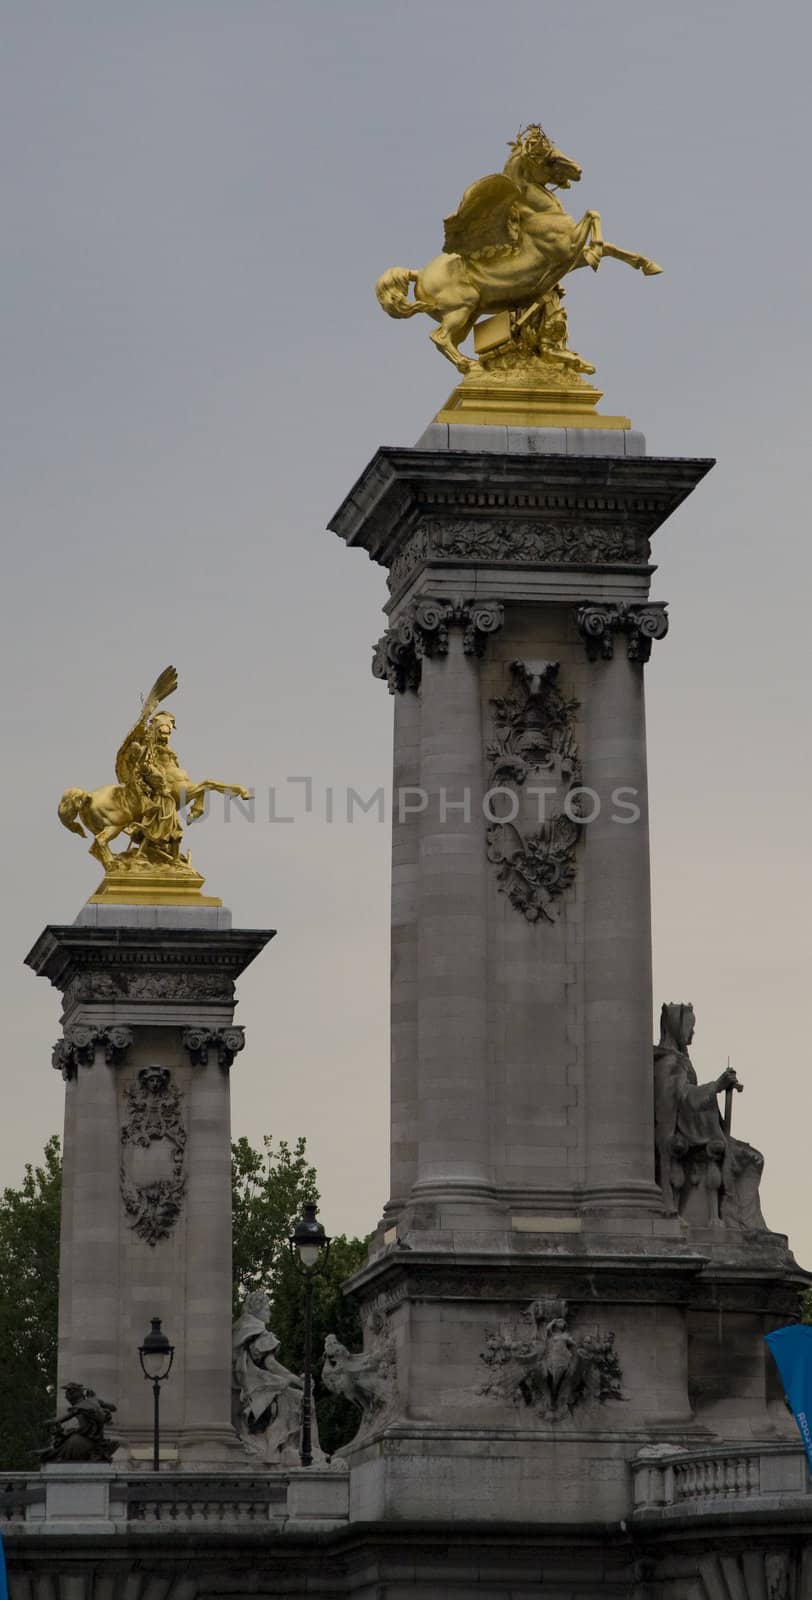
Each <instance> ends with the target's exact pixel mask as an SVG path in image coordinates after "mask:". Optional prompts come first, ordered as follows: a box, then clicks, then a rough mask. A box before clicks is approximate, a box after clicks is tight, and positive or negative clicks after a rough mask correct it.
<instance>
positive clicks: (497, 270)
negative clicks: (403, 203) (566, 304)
mask: <svg viewBox="0 0 812 1600" xmlns="http://www.w3.org/2000/svg"><path fill="white" fill-rule="evenodd" d="M510 151H511V153H510V156H509V157H508V160H507V161H506V163H505V167H504V170H503V171H502V172H501V173H493V174H491V176H490V177H488V178H480V180H479V182H478V183H475V184H472V186H471V188H470V189H466V191H465V194H464V195H463V197H462V200H461V202H460V205H459V208H458V210H457V211H455V213H454V215H453V216H452V217H447V218H446V220H445V239H444V241H443V254H442V255H439V256H435V258H434V260H433V261H430V262H429V264H428V266H426V267H423V269H422V271H420V272H414V271H412V269H411V268H408V267H390V268H389V270H388V272H385V273H384V274H383V276H382V277H380V278H379V279H378V282H377V283H376V285H375V293H376V294H377V296H378V299H379V301H380V303H381V305H382V306H383V309H384V311H386V312H388V314H389V316H390V317H413V316H415V315H416V314H417V312H419V311H424V312H426V313H427V315H428V316H430V317H433V318H434V320H435V322H439V324H440V326H439V328H438V329H437V332H436V333H433V334H432V335H431V338H432V342H433V343H434V344H436V346H437V348H438V350H441V351H442V353H443V355H445V356H447V357H448V359H449V361H452V362H453V363H454V366H455V367H457V368H458V369H459V371H460V372H479V371H481V370H482V369H481V368H480V366H479V364H478V363H477V362H476V361H473V360H471V359H470V358H469V357H468V356H464V355H463V354H462V353H461V351H460V348H459V347H460V345H461V344H462V341H463V340H464V339H466V338H467V337H468V334H469V333H470V332H471V329H472V327H473V326H474V323H475V322H476V321H477V319H478V318H479V317H480V316H481V315H482V314H483V313H484V312H492V311H519V312H521V311H523V310H525V309H526V310H528V311H532V309H533V308H534V307H535V306H537V305H539V304H540V303H541V302H542V301H543V299H544V297H545V295H547V294H549V292H550V291H551V290H552V289H554V288H555V286H556V284H558V283H559V282H560V280H561V279H562V278H563V277H565V276H566V274H567V273H569V272H574V271H575V270H576V269H577V268H578V267H592V268H593V269H594V270H595V271H596V272H597V270H598V267H599V266H600V264H601V261H602V260H603V258H604V256H613V257H614V258H615V260H616V261H625V262H626V263H627V265H628V266H630V267H634V268H636V269H637V270H638V271H639V272H642V273H644V274H645V275H646V276H647V277H650V276H652V275H653V274H654V273H656V272H661V271H662V268H661V267H658V266H657V263H656V261H650V260H649V258H648V256H643V255H639V254H638V253H637V252H636V251H633V250H621V249H620V247H619V246H618V245H615V244H609V243H608V241H607V240H606V239H604V237H603V232H602V229H601V218H600V213H599V212H598V211H585V212H584V215H583V216H582V218H581V220H580V222H576V221H575V219H574V218H573V217H571V216H569V215H568V213H567V212H566V211H565V210H564V207H563V205H562V203H561V201H560V200H559V198H558V196H557V195H556V194H554V193H553V190H554V189H568V188H569V186H570V184H571V183H577V182H578V181H579V180H580V177H581V168H580V167H579V166H578V163H577V162H576V161H572V160H571V159H570V157H569V156H565V155H564V154H563V152H562V151H561V150H558V149H557V148H556V146H555V145H554V144H553V143H552V140H550V139H548V138H547V136H546V134H545V133H544V132H543V131H542V129H541V128H540V127H539V125H538V123H533V124H532V125H531V126H530V127H528V128H525V129H524V130H523V131H522V132H521V133H520V134H519V135H518V138H516V139H515V140H514V141H513V142H512V144H511V146H510ZM411 284H414V286H415V289H414V296H415V297H414V299H410V297H409V287H410V285H411Z"/></svg>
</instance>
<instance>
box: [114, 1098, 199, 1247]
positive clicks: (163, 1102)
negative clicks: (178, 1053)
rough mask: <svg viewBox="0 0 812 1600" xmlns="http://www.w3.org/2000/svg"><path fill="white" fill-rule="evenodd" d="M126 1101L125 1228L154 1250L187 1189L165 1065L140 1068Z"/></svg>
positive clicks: (177, 1113) (182, 1141) (176, 1109)
mask: <svg viewBox="0 0 812 1600" xmlns="http://www.w3.org/2000/svg"><path fill="white" fill-rule="evenodd" d="M125 1101H126V1111H125V1118H124V1122H123V1123H122V1127H121V1198H122V1201H123V1204H124V1210H125V1211H126V1213H127V1216H128V1218H129V1219H130V1220H129V1225H130V1227H131V1228H133V1229H134V1231H135V1232H136V1233H137V1234H138V1237H139V1239H144V1240H146V1243H147V1244H149V1245H153V1246H154V1245H156V1244H157V1243H158V1241H159V1239H165V1238H166V1237H167V1236H168V1234H169V1233H170V1232H171V1230H172V1228H173V1227H174V1225H175V1223H176V1222H177V1220H178V1217H179V1215H180V1209H181V1204H182V1201H183V1194H184V1190H185V1188H186V1177H185V1174H184V1155H185V1150H186V1129H185V1127H184V1125H183V1122H182V1120H181V1096H180V1092H179V1091H178V1090H177V1089H176V1088H175V1087H174V1085H173V1083H172V1074H171V1072H170V1071H169V1069H168V1067H142V1069H141V1071H140V1072H139V1074H138V1078H137V1080H136V1082H135V1083H134V1084H133V1085H132V1086H131V1087H130V1088H129V1089H127V1091H126V1094H125Z"/></svg>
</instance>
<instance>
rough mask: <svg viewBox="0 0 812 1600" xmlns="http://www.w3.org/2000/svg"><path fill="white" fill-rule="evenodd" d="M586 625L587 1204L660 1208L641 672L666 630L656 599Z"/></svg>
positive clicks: (600, 611)
mask: <svg viewBox="0 0 812 1600" xmlns="http://www.w3.org/2000/svg"><path fill="white" fill-rule="evenodd" d="M578 624H579V628H580V631H581V633H582V635H583V637H584V640H585V643H586V647H587V653H588V655H589V656H590V658H591V662H592V665H591V670H590V674H589V680H588V681H589V693H588V696H587V697H586V717H587V737H586V741H585V759H584V784H585V785H586V786H587V787H588V788H589V789H591V790H593V791H594V792H595V794H596V795H597V796H598V798H599V801H600V810H599V812H598V815H597V816H596V817H595V818H594V820H593V821H592V822H590V824H589V825H588V826H587V827H586V828H585V830H584V833H585V848H584V862H583V874H584V1033H585V1039H584V1043H585V1102H586V1118H587V1125H586V1183H585V1196H584V1203H585V1208H586V1209H587V1210H593V1209H597V1210H598V1211H602V1210H603V1211H605V1210H606V1209H607V1208H609V1209H610V1210H613V1211H617V1210H618V1209H620V1210H629V1209H634V1208H640V1209H642V1210H645V1211H652V1210H654V1211H659V1210H661V1206H662V1201H661V1196H660V1191H659V1188H658V1187H657V1185H656V1184H655V1182H654V1113H653V1088H652V1066H651V1029H652V995H651V882H650V868H649V828H648V778H647V768H646V722H645V692H644V683H643V670H644V662H645V661H646V660H647V659H648V656H649V653H650V650H651V641H652V639H654V638H661V637H662V636H663V635H664V634H665V632H666V629H667V625H668V624H667V618H666V615H665V609H664V607H662V606H655V605H651V604H649V605H647V606H642V607H640V606H638V607H635V608H629V607H618V606H590V605H584V606H582V607H581V608H580V610H579V613H578ZM641 630H643V631H641ZM632 807H634V810H632V809H631V808H632Z"/></svg>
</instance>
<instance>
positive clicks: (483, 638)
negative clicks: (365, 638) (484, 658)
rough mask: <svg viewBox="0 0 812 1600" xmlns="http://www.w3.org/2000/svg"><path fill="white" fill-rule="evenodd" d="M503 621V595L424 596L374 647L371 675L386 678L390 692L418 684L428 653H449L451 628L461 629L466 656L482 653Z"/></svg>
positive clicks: (407, 610)
mask: <svg viewBox="0 0 812 1600" xmlns="http://www.w3.org/2000/svg"><path fill="white" fill-rule="evenodd" d="M503 621H504V607H503V606H502V605H501V603H500V602H499V601H498V600H462V599H456V600H435V599H431V598H428V597H426V596H423V597H422V598H421V599H420V600H418V601H416V603H415V604H414V605H412V606H409V607H408V608H407V609H406V610H405V611H403V612H402V613H401V615H400V616H399V617H398V620H397V622H395V623H393V625H392V627H391V628H387V630H386V633H384V634H382V636H381V638H380V639H379V640H378V643H377V644H376V645H375V646H374V648H373V655H372V674H373V677H375V678H385V679H386V681H387V683H388V685H389V692H390V694H395V693H398V694H402V693H403V691H404V690H405V689H417V688H418V687H419V684H420V664H421V662H422V660H423V657H424V656H429V657H432V656H444V655H447V654H448V633H449V629H450V628H452V627H458V628H462V630H463V639H462V647H463V650H464V651H465V654H466V655H475V656H481V655H483V654H484V651H485V646H486V644H487V642H488V639H489V637H490V635H491V634H492V633H497V632H498V630H499V629H500V628H501V626H502V623H503Z"/></svg>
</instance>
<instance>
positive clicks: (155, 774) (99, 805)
mask: <svg viewBox="0 0 812 1600" xmlns="http://www.w3.org/2000/svg"><path fill="white" fill-rule="evenodd" d="M177 686H178V675H177V672H176V671H175V668H174V667H165V668H164V671H163V672H162V673H161V674H160V676H159V677H158V678H157V679H156V681H155V683H154V684H153V685H152V688H151V689H150V691H149V694H148V695H147V698H146V700H145V701H144V704H143V706H142V707H141V714H140V716H139V718H138V720H137V722H136V723H135V724H134V726H133V727H132V728H131V729H130V731H129V733H128V734H127V736H126V738H125V740H124V742H123V744H122V745H121V746H120V748H119V751H118V754H117V756H116V778H117V779H118V782H117V783H114V784H108V785H106V786H105V787H104V788H101V789H93V790H91V791H88V790H86V789H66V790H65V793H64V794H63V796H62V798H61V800H60V802H59V806H58V812H59V820H60V822H62V824H63V825H64V827H66V828H69V829H70V831H71V833H78V834H79V835H80V836H81V837H82V838H84V837H85V831H84V830H85V828H87V830H88V832H89V833H91V834H92V835H93V843H92V845H91V846H90V854H91V855H92V856H95V857H96V858H97V860H98V861H100V862H101V864H102V866H103V867H104V868H105V871H106V872H107V873H110V872H112V871H114V870H115V871H116V872H118V873H121V872H123V871H126V872H127V873H128V875H129V874H132V873H135V874H136V876H137V875H138V873H139V872H143V871H144V870H146V871H148V872H149V873H151V874H152V875H154V874H155V873H156V872H157V873H158V874H159V875H160V874H162V873H163V874H164V875H167V876H169V877H178V876H180V877H181V878H186V877H188V876H189V873H190V869H191V862H190V858H189V857H188V856H185V855H183V854H182V853H181V849H180V841H181V839H182V837H183V829H182V827H181V823H180V813H181V811H182V810H184V809H185V808H186V806H188V807H189V812H188V817H187V821H189V822H194V821H195V820H196V819H197V818H198V817H202V815H203V811H204V807H205V800H204V796H205V794H206V792H207V791H208V790H213V791H214V792H215V793H216V794H232V795H238V796H239V797H240V799H242V800H247V799H249V798H250V790H248V789H243V788H242V787H241V786H240V785H239V784H236V783H219V782H217V781H216V779H214V778H204V779H203V780H202V781H201V782H198V783H193V782H192V780H191V778H190V777H189V774H188V772H186V771H184V769H183V767H182V766H181V765H180V763H179V761H178V758H177V756H176V755H175V752H174V750H173V749H172V748H171V746H170V743H169V741H170V738H171V736H172V731H173V729H174V727H175V718H174V717H173V715H172V713H171V711H159V710H158V706H159V705H160V703H161V701H162V700H165V699H166V698H167V696H168V695H170V694H174V691H175V689H176V688H177ZM82 823H84V828H83V827H82ZM121 833H126V834H127V836H128V838H129V845H128V848H127V850H126V851H124V852H122V853H121V854H119V855H114V854H113V852H112V850H111V849H110V845H111V843H112V841H113V840H114V839H115V838H117V837H118V835H119V834H121ZM194 876H195V878H197V874H194ZM200 882H202V879H201V880H200Z"/></svg>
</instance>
